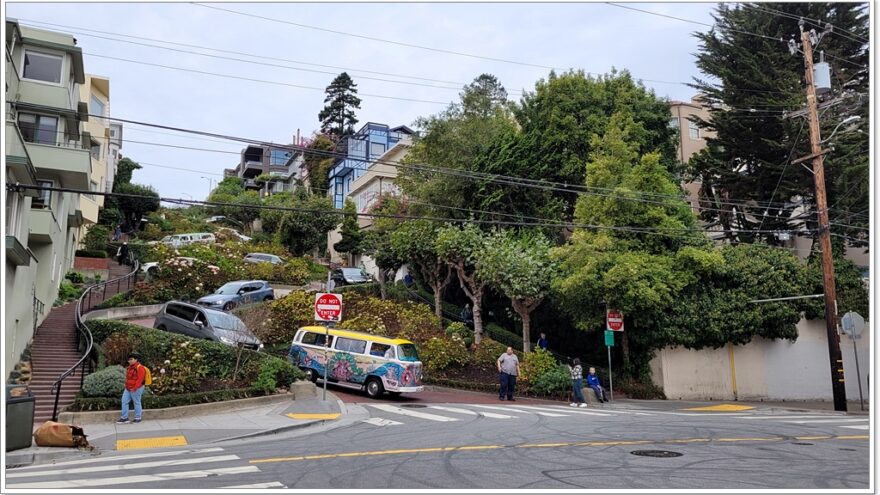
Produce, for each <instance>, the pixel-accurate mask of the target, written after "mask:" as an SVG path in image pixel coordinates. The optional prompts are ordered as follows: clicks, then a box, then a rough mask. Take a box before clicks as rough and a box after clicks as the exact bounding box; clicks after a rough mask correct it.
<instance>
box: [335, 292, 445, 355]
mask: <svg viewBox="0 0 880 495" xmlns="http://www.w3.org/2000/svg"><path fill="white" fill-rule="evenodd" d="M343 306H344V308H345V309H344V310H343V316H344V318H345V320H348V319H353V318H360V319H364V318H367V317H368V316H369V317H370V320H369V321H370V322H374V323H378V322H379V321H381V322H382V326H383V327H384V332H385V334H384V335H385V336H387V337H394V338H402V339H408V340H412V341H413V342H415V343H416V344H418V345H420V346H421V345H422V344H424V343H426V342H427V341H428V340H430V339H431V338H432V337H443V336H444V334H443V332H442V331H441V327H440V319H439V318H437V316H436V315H435V314H434V313H433V311H431V308H430V307H429V306H428V305H426V304H416V303H412V302H403V303H399V302H394V301H389V300H382V299H379V298H377V297H372V296H365V295H362V294H355V293H352V294H346V295H345V299H343Z"/></svg>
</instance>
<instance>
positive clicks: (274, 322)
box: [251, 291, 315, 345]
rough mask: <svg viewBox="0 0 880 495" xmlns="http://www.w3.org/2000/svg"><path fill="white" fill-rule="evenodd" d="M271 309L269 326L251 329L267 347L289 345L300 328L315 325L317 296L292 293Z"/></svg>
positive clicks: (277, 301)
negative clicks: (270, 345)
mask: <svg viewBox="0 0 880 495" xmlns="http://www.w3.org/2000/svg"><path fill="white" fill-rule="evenodd" d="M269 307H270V309H271V312H270V320H267V322H266V323H267V324H266V325H261V326H260V327H258V328H253V329H251V330H252V331H253V332H254V333H255V334H256V335H257V337H259V338H260V340H262V341H263V343H264V344H266V345H269V344H280V343H289V342H290V341H292V340H293V336H294V335H296V331H297V330H298V329H299V327H301V326H305V325H311V324H314V319H315V296H314V294H311V293H309V292H304V291H292V292H291V293H290V294H288V295H286V296H284V297H282V298H281V299H277V300H275V301H273V302H271V303H270V306H269Z"/></svg>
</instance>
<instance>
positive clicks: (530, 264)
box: [478, 231, 556, 352]
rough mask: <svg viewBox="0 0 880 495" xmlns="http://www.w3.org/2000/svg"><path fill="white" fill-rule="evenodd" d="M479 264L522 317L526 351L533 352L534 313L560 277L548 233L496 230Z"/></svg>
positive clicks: (481, 269)
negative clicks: (532, 327) (532, 328)
mask: <svg viewBox="0 0 880 495" xmlns="http://www.w3.org/2000/svg"><path fill="white" fill-rule="evenodd" d="M488 244H489V245H490V246H491V249H487V250H486V251H485V252H484V253H483V256H482V259H481V260H480V263H479V264H478V266H479V270H480V271H481V272H482V273H483V274H484V276H485V278H487V279H489V280H490V281H491V282H490V283H491V285H492V287H494V288H496V289H498V290H500V291H501V292H503V293H504V295H506V296H507V297H509V298H510V302H511V304H512V305H513V309H514V311H516V313H517V314H518V315H519V317H520V319H521V320H522V334H523V351H525V352H529V351H531V324H530V323H531V314H532V311H534V310H535V309H536V308H537V307H538V306H539V305H540V304H541V302H543V300H544V297H546V296H547V294H548V292H549V291H550V284H551V282H552V281H553V279H554V277H555V276H556V264H555V263H554V262H553V260H552V259H551V258H550V247H551V245H550V241H548V240H547V239H546V238H545V237H544V236H542V235H540V234H537V235H534V234H532V235H528V234H521V235H518V236H517V235H515V234H514V233H513V232H511V231H496V232H494V233H493V235H492V236H491V237H490V238H489V240H488Z"/></svg>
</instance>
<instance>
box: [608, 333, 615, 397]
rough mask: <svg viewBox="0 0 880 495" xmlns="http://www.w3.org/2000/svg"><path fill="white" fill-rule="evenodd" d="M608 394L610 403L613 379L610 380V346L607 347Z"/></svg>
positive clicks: (612, 393) (612, 392)
mask: <svg viewBox="0 0 880 495" xmlns="http://www.w3.org/2000/svg"><path fill="white" fill-rule="evenodd" d="M608 392H609V396H610V397H611V402H614V379H613V378H611V346H610V345H609V346H608Z"/></svg>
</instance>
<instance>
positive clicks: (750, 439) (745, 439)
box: [715, 437, 785, 442]
mask: <svg viewBox="0 0 880 495" xmlns="http://www.w3.org/2000/svg"><path fill="white" fill-rule="evenodd" d="M777 440H785V439H784V438H782V437H765V438H760V437H742V438H716V439H715V441H716V442H773V441H777Z"/></svg>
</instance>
